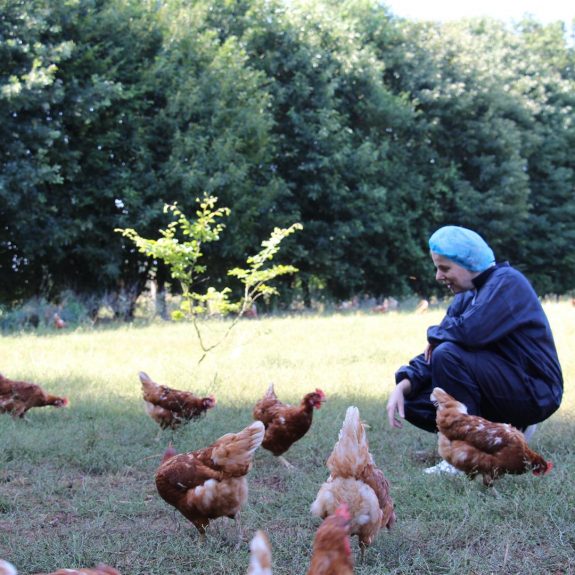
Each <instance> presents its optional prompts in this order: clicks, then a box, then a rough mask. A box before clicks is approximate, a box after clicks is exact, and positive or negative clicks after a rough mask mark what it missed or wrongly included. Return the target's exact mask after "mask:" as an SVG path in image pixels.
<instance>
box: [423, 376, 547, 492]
mask: <svg viewBox="0 0 575 575" xmlns="http://www.w3.org/2000/svg"><path fill="white" fill-rule="evenodd" d="M431 401H433V402H434V403H435V405H436V407H437V416H436V421H437V428H438V430H439V434H438V451H439V455H441V457H443V458H444V459H445V460H446V461H447V462H448V463H451V465H453V467H456V468H457V469H460V470H461V471H463V472H465V473H466V474H467V475H468V476H469V477H471V478H474V477H475V476H476V475H482V476H483V484H484V485H486V486H491V485H492V484H493V481H494V480H495V479H497V478H498V477H500V476H502V475H504V474H505V473H510V474H515V475H517V474H521V473H526V472H527V471H529V470H531V471H532V472H533V474H534V475H545V474H546V473H548V472H549V471H550V470H551V469H552V468H553V464H552V463H551V462H550V461H545V460H544V459H543V457H541V455H539V454H538V453H535V452H534V451H533V450H531V449H530V448H529V446H528V445H527V441H526V440H525V437H524V435H523V433H521V431H519V430H518V429H516V428H515V427H513V426H512V425H509V424H508V423H494V422H492V421H488V420H487V419H484V418H483V417H479V416H476V415H468V413H467V407H466V406H465V405H464V404H463V403H461V402H459V401H457V400H456V399H454V398H453V397H452V396H451V395H449V394H448V393H447V392H446V391H444V390H443V389H441V388H440V387H436V388H434V389H433V393H432V394H431Z"/></svg>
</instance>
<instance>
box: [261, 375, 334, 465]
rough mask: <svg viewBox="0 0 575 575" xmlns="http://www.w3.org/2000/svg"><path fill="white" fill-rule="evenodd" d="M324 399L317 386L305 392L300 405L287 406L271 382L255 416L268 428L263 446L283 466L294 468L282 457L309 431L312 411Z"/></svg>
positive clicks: (323, 394) (318, 406)
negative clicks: (309, 391) (277, 458)
mask: <svg viewBox="0 0 575 575" xmlns="http://www.w3.org/2000/svg"><path fill="white" fill-rule="evenodd" d="M324 401H325V393H324V392H323V391H322V390H321V389H316V390H315V391H312V392H311V393H308V394H306V395H305V396H304V398H303V399H302V401H301V403H300V405H297V406H295V405H288V404H285V403H282V402H281V401H280V400H279V399H278V398H277V396H276V394H275V391H274V386H273V384H272V385H270V386H269V388H268V390H267V392H266V394H265V395H264V396H263V397H262V399H260V400H259V401H258V402H257V403H256V405H255V407H254V410H253V417H254V419H256V420H258V421H261V422H262V423H263V424H264V426H265V428H266V434H265V437H264V440H263V443H262V447H263V448H264V449H267V450H268V451H271V452H272V453H273V454H274V455H275V456H276V457H279V459H280V461H281V462H282V463H283V464H284V465H286V466H288V467H292V466H291V464H290V463H288V461H287V460H286V459H285V458H284V457H281V456H282V454H283V453H285V452H286V451H287V450H288V449H289V448H290V447H291V446H292V445H293V444H294V443H295V442H296V441H298V440H299V439H301V438H302V437H303V436H304V435H305V434H306V433H307V432H308V431H309V428H310V427H311V424H312V420H313V410H314V409H319V408H320V407H321V405H322V403H323V402H324Z"/></svg>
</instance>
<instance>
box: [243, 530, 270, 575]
mask: <svg viewBox="0 0 575 575" xmlns="http://www.w3.org/2000/svg"><path fill="white" fill-rule="evenodd" d="M247 575H272V550H271V546H270V541H269V539H268V536H267V535H266V534H265V533H264V532H263V531H261V530H258V531H256V534H255V535H254V537H253V539H252V540H251V542H250V565H249V567H248V573H247Z"/></svg>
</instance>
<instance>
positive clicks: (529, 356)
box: [395, 262, 563, 407]
mask: <svg viewBox="0 0 575 575" xmlns="http://www.w3.org/2000/svg"><path fill="white" fill-rule="evenodd" d="M473 284H474V286H475V290H468V291H466V292H462V293H459V294H457V295H456V296H455V297H454V299H453V302H452V304H451V305H450V306H449V308H448V310H447V314H446V316H445V317H444V318H443V320H442V322H441V323H440V324H439V325H436V326H431V327H430V328H428V330H427V340H428V342H429V343H430V344H431V345H432V346H436V345H438V344H440V343H442V342H446V341H449V342H453V343H455V344H457V345H459V346H461V347H463V348H465V349H468V350H473V349H482V350H488V351H492V352H493V353H495V354H497V355H500V356H501V357H503V358H505V359H506V360H507V361H509V362H511V363H513V364H515V365H518V366H520V367H521V368H522V370H523V371H524V372H525V373H526V374H527V375H529V376H530V377H531V378H533V380H535V384H536V385H537V386H547V387H548V388H551V390H552V393H553V397H554V398H555V401H556V407H559V404H560V403H561V398H562V395H563V375H562V373H561V366H560V364H559V358H558V356H557V350H556V348H555V343H554V341H553V335H552V333H551V328H550V326H549V321H548V320H547V316H546V315H545V312H544V311H543V308H542V306H541V302H540V301H539V298H538V297H537V294H536V293H535V291H534V290H533V288H532V286H531V284H530V283H529V281H528V280H527V278H526V277H525V276H524V275H523V274H522V273H521V272H519V271H518V270H516V269H514V268H512V267H511V266H510V265H509V264H508V263H507V262H506V263H502V264H498V265H496V266H494V267H492V268H489V269H487V270H486V271H484V272H483V273H481V274H480V275H478V276H477V277H476V278H475V279H474V280H473ZM404 378H408V379H409V380H410V381H411V393H410V394H409V396H410V397H411V396H415V395H417V394H419V393H421V392H422V391H423V390H425V389H426V388H429V387H430V386H431V384H432V382H431V370H430V366H429V364H428V363H427V362H426V361H425V358H424V356H423V354H420V355H418V356H417V357H415V358H414V359H412V360H411V361H410V362H409V365H407V366H403V367H401V368H400V369H399V370H398V371H397V372H396V374H395V379H396V382H397V383H399V382H400V381H401V380H402V379H404Z"/></svg>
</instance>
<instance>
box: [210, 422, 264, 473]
mask: <svg viewBox="0 0 575 575" xmlns="http://www.w3.org/2000/svg"><path fill="white" fill-rule="evenodd" d="M264 434H265V427H264V424H263V423H262V422H261V421H254V422H253V423H252V424H251V425H248V427H246V428H244V429H242V430H241V431H239V432H238V433H227V434H226V435H224V436H222V437H220V438H219V439H218V440H217V441H216V443H215V444H214V451H213V454H212V459H213V461H214V463H215V464H217V465H221V466H235V465H246V464H249V463H250V462H251V460H252V457H253V454H254V452H255V450H256V449H257V448H258V447H259V446H260V445H261V444H262V441H263V440H264Z"/></svg>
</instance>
